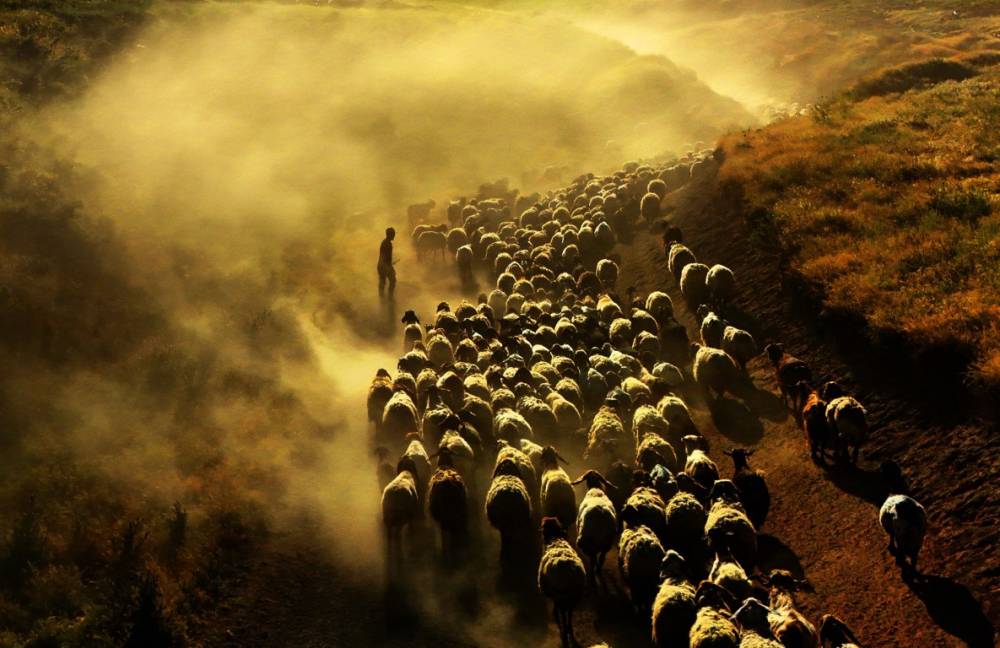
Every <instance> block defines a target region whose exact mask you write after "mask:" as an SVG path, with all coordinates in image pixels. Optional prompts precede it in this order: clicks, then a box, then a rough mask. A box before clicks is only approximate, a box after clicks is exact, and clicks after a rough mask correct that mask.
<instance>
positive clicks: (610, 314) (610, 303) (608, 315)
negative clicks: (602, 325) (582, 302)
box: [597, 295, 622, 324]
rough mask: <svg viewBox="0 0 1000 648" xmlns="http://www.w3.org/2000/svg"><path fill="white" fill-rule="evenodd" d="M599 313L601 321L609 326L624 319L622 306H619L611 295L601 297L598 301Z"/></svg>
mask: <svg viewBox="0 0 1000 648" xmlns="http://www.w3.org/2000/svg"><path fill="white" fill-rule="evenodd" d="M597 312H598V313H600V315H601V319H602V320H603V321H605V322H607V323H608V324H610V323H611V322H613V321H614V320H616V319H618V318H621V317H622V309H621V306H619V305H618V303H617V302H615V300H613V299H612V298H611V297H610V296H609V295H601V296H600V297H598V299H597Z"/></svg>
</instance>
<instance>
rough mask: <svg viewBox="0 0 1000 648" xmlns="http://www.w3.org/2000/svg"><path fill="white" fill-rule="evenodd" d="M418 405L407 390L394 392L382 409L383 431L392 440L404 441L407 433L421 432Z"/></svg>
mask: <svg viewBox="0 0 1000 648" xmlns="http://www.w3.org/2000/svg"><path fill="white" fill-rule="evenodd" d="M417 421H418V418H417V406H416V405H414V404H413V399H412V398H410V395H409V394H407V393H406V392H405V391H402V390H398V391H396V392H393V394H392V397H391V398H390V399H389V400H388V402H386V404H385V408H384V409H383V410H382V432H383V434H385V436H386V437H387V438H388V439H390V440H395V441H397V442H399V443H402V441H403V439H405V438H406V435H407V434H410V433H411V432H416V433H419V430H420V425H419V423H418V422H417Z"/></svg>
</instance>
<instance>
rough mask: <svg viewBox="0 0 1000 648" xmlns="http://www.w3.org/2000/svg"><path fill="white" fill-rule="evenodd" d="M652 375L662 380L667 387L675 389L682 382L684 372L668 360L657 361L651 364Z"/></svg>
mask: <svg viewBox="0 0 1000 648" xmlns="http://www.w3.org/2000/svg"><path fill="white" fill-rule="evenodd" d="M652 373H653V375H654V376H655V377H657V378H659V379H660V380H662V381H663V382H664V383H665V384H666V385H667V386H668V387H670V388H672V389H676V388H677V387H680V386H681V385H683V384H684V374H683V373H681V370H680V369H679V368H678V367H676V366H675V365H672V364H670V363H669V362H659V363H657V364H656V365H654V366H653V371H652Z"/></svg>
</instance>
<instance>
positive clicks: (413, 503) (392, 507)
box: [382, 457, 420, 558]
mask: <svg viewBox="0 0 1000 648" xmlns="http://www.w3.org/2000/svg"><path fill="white" fill-rule="evenodd" d="M416 473H417V468H416V466H415V465H414V464H413V460H411V459H409V458H408V457H403V458H402V459H400V460H399V464H398V465H397V467H396V478H395V479H393V480H392V481H391V482H389V484H388V485H386V487H385V490H383V491H382V524H383V525H384V526H385V533H386V543H387V545H386V546H387V550H388V551H389V556H390V558H393V557H398V558H401V557H402V541H403V537H402V533H403V527H406V526H408V525H410V524H412V523H413V522H414V521H415V520H416V519H417V518H418V517H419V516H420V495H419V493H418V491H417V478H416Z"/></svg>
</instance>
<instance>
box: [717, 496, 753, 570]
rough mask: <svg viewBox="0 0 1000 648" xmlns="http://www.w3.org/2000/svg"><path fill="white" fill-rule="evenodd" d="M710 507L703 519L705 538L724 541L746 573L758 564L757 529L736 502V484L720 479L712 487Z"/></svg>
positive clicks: (741, 506)
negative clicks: (722, 539)
mask: <svg viewBox="0 0 1000 648" xmlns="http://www.w3.org/2000/svg"><path fill="white" fill-rule="evenodd" d="M711 499H712V506H711V507H710V508H709V509H708V517H707V518H706V519H705V537H707V538H708V539H709V540H710V541H715V539H716V538H725V541H726V543H727V545H728V547H729V549H730V550H731V551H732V552H733V556H735V557H736V560H737V561H738V562H739V563H740V565H741V566H742V567H743V569H744V570H746V571H747V573H752V572H753V568H754V565H755V564H756V562H757V530H756V529H754V526H753V523H752V522H751V521H750V517H749V516H748V515H747V513H746V510H745V509H744V508H743V505H742V504H740V502H739V492H738V491H737V490H736V485H735V484H733V482H732V481H730V480H728V479H720V480H719V481H718V482H716V484H715V486H713V487H712V493H711Z"/></svg>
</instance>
